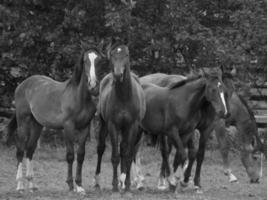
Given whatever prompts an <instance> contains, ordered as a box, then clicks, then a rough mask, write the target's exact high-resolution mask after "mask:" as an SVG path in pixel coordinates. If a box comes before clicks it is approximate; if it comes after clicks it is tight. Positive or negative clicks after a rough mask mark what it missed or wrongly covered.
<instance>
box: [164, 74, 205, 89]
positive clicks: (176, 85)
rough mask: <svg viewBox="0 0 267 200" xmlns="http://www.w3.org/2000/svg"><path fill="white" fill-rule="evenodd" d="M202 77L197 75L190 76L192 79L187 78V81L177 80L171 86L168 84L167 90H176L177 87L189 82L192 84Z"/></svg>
mask: <svg viewBox="0 0 267 200" xmlns="http://www.w3.org/2000/svg"><path fill="white" fill-rule="evenodd" d="M201 77H202V76H201V75H197V76H192V77H189V78H187V79H183V80H179V81H177V82H174V83H172V84H170V85H169V86H168V89H170V90H172V89H175V88H178V87H181V86H183V85H185V84H187V83H190V82H193V81H195V80H198V79H200V78H201Z"/></svg>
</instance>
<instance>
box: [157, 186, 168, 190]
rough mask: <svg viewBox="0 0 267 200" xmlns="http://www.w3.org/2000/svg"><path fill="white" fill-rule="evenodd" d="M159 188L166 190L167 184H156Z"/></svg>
mask: <svg viewBox="0 0 267 200" xmlns="http://www.w3.org/2000/svg"><path fill="white" fill-rule="evenodd" d="M157 187H158V189H159V190H161V191H163V190H167V189H168V186H167V185H158V186H157Z"/></svg>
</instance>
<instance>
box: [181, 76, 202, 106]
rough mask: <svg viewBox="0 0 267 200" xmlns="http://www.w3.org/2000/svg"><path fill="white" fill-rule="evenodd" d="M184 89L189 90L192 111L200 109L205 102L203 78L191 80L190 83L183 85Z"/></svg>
mask: <svg viewBox="0 0 267 200" xmlns="http://www.w3.org/2000/svg"><path fill="white" fill-rule="evenodd" d="M185 87H186V89H187V90H188V91H190V93H189V95H190V96H189V98H188V99H189V100H190V105H191V106H190V108H191V109H192V110H193V111H196V110H198V109H200V107H201V106H202V105H203V103H204V102H205V101H204V99H205V88H206V81H205V80H204V79H203V78H200V79H197V80H195V81H193V82H192V83H191V84H187V85H185Z"/></svg>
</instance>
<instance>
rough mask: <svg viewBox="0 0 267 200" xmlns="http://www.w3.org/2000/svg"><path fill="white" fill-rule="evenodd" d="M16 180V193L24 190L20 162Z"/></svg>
mask: <svg viewBox="0 0 267 200" xmlns="http://www.w3.org/2000/svg"><path fill="white" fill-rule="evenodd" d="M16 180H17V189H16V190H17V191H22V190H24V185H23V169H22V162H20V163H19V165H18V169H17V176H16Z"/></svg>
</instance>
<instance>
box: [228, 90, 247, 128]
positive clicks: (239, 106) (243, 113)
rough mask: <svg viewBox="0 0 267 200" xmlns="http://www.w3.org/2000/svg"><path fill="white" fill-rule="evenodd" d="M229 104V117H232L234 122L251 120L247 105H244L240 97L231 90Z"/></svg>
mask: <svg viewBox="0 0 267 200" xmlns="http://www.w3.org/2000/svg"><path fill="white" fill-rule="evenodd" d="M230 104H231V105H230V109H231V110H230V113H231V117H232V118H233V119H234V121H235V123H236V124H238V123H244V122H248V121H252V117H251V115H250V112H249V110H248V108H247V106H246V105H244V103H243V102H242V100H241V99H240V97H239V96H238V95H237V94H236V93H235V92H233V94H232V96H231V98H230Z"/></svg>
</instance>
